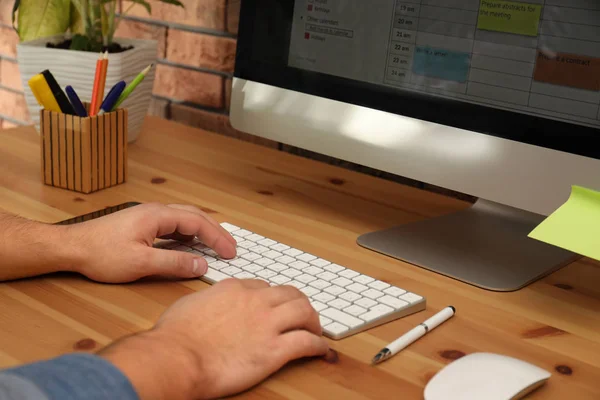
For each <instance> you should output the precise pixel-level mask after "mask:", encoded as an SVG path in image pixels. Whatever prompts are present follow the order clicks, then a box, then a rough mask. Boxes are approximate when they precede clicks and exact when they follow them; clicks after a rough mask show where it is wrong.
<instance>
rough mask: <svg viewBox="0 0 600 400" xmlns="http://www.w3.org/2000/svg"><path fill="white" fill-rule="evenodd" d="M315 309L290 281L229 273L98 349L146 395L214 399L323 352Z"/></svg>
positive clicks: (152, 396)
mask: <svg viewBox="0 0 600 400" xmlns="http://www.w3.org/2000/svg"><path fill="white" fill-rule="evenodd" d="M327 350H328V344H327V342H326V341H325V339H324V338H322V337H321V326H320V323H319V318H318V314H317V312H316V311H315V310H314V309H313V307H312V306H311V305H310V303H309V301H308V298H307V297H306V296H305V295H304V294H302V292H300V291H299V290H298V289H296V288H294V287H291V286H277V287H270V286H269V284H267V283H266V282H263V281H259V280H237V279H228V280H225V281H222V282H220V283H218V284H216V285H214V286H213V287H211V288H209V289H207V290H204V291H201V292H198V293H195V294H192V295H189V296H187V297H184V298H182V299H180V300H179V301H178V302H176V303H175V304H174V305H173V306H171V307H170V308H169V309H168V310H167V311H166V312H165V313H164V314H163V315H162V316H161V318H160V319H159V321H158V323H157V324H156V326H155V328H154V329H152V330H151V331H148V332H146V333H142V334H140V335H137V336H132V337H129V338H127V339H124V340H123V341H121V342H117V343H116V344H115V345H113V346H111V347H109V348H108V349H106V350H104V351H103V352H101V353H100V355H101V356H103V357H105V358H107V359H108V360H109V361H111V362H113V363H114V364H115V365H116V366H117V367H118V368H120V369H121V370H122V371H123V372H124V373H125V375H127V376H128V377H129V379H130V380H131V382H132V383H133V385H134V387H135V388H136V390H137V391H138V394H139V395H140V398H141V399H142V400H145V399H172V400H177V399H182V400H185V399H189V400H192V399H206V398H217V397H223V396H227V395H231V394H234V393H238V392H240V391H242V390H245V389H248V388H250V387H252V386H254V385H255V384H257V383H259V382H261V381H262V380H263V379H265V378H266V377H268V376H269V375H271V374H272V373H274V372H275V371H277V370H278V369H279V368H281V367H282V366H283V365H285V364H286V363H287V362H288V361H291V360H294V359H297V358H302V357H310V356H318V355H324V354H325V353H326V352H327Z"/></svg>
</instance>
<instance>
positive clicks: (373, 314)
mask: <svg viewBox="0 0 600 400" xmlns="http://www.w3.org/2000/svg"><path fill="white" fill-rule="evenodd" d="M388 308H389V310H390V311H387V312H386V311H383V310H371V311H368V312H366V313H364V314H362V315H361V316H360V318H361V319H363V320H365V321H372V320H374V319H377V318H381V317H385V316H386V315H388V314H390V313H392V312H394V309H393V308H391V307H388Z"/></svg>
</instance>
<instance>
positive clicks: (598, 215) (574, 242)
mask: <svg viewBox="0 0 600 400" xmlns="http://www.w3.org/2000/svg"><path fill="white" fill-rule="evenodd" d="M529 237H530V238H533V239H537V240H540V241H542V242H546V243H548V244H551V245H554V246H557V247H561V248H563V249H566V250H569V251H572V252H574V253H577V254H581V255H583V256H586V257H590V258H593V259H595V260H600V193H599V192H596V191H594V190H591V189H586V188H583V187H581V186H573V187H572V190H571V196H570V197H569V199H568V200H567V202H566V203H565V204H563V205H562V206H560V208H558V210H556V211H555V212H553V213H552V214H551V215H549V216H548V218H546V219H545V220H544V222H542V223H541V224H540V225H538V226H537V227H536V228H535V229H534V230H533V231H532V232H531V233H530V234H529Z"/></svg>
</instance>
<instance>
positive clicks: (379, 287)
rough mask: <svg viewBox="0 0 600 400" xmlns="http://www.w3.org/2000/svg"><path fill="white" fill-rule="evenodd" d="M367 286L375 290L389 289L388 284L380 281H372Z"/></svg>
mask: <svg viewBox="0 0 600 400" xmlns="http://www.w3.org/2000/svg"><path fill="white" fill-rule="evenodd" d="M367 286H368V287H370V288H373V289H377V290H384V289H386V288H389V287H390V284H389V283H385V282H382V281H373V282H371V283H369V284H368V285H367Z"/></svg>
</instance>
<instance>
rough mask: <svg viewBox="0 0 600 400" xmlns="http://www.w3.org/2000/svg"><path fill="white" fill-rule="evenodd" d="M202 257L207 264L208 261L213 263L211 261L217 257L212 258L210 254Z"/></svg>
mask: <svg viewBox="0 0 600 400" xmlns="http://www.w3.org/2000/svg"><path fill="white" fill-rule="evenodd" d="M203 258H204V259H205V260H206V262H207V263H209V264H210V263H213V262H215V261H217V259H216V258H214V257H211V256H203Z"/></svg>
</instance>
